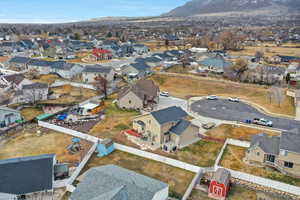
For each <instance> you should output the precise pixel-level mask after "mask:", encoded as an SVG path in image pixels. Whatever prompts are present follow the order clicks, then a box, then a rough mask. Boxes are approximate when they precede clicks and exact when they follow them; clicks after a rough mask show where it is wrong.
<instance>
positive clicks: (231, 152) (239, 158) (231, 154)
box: [220, 145, 300, 186]
mask: <svg viewBox="0 0 300 200" xmlns="http://www.w3.org/2000/svg"><path fill="white" fill-rule="evenodd" d="M246 150H247V149H246V148H243V147H237V146H232V145H228V146H227V147H226V149H225V151H224V154H223V157H222V160H221V164H220V165H221V166H223V167H226V168H229V169H233V170H237V171H241V172H245V173H249V174H253V175H255V176H261V177H265V178H269V179H273V180H277V181H281V182H284V183H287V184H291V185H296V186H300V179H299V178H293V177H290V176H287V175H283V174H281V173H280V172H278V171H275V170H273V169H271V168H268V167H254V166H250V165H247V164H246V163H244V162H243V158H244V157H245V153H246Z"/></svg>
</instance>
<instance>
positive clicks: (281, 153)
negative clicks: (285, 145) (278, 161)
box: [280, 150, 288, 156]
mask: <svg viewBox="0 0 300 200" xmlns="http://www.w3.org/2000/svg"><path fill="white" fill-rule="evenodd" d="M287 153H288V152H287V151H285V150H280V155H282V156H287Z"/></svg>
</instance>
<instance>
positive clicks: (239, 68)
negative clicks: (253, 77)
mask: <svg viewBox="0 0 300 200" xmlns="http://www.w3.org/2000/svg"><path fill="white" fill-rule="evenodd" d="M231 69H232V70H233V71H234V72H235V73H236V77H237V79H238V80H241V76H242V74H243V73H244V72H245V71H247V70H248V62H247V61H246V60H244V59H238V60H237V61H236V62H235V64H234V65H233V66H232V67H231Z"/></svg>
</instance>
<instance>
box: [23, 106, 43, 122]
mask: <svg viewBox="0 0 300 200" xmlns="http://www.w3.org/2000/svg"><path fill="white" fill-rule="evenodd" d="M43 113H44V111H43V110H42V109H41V108H23V109H22V110H21V114H22V116H23V118H24V119H25V120H26V121H29V120H32V119H34V118H36V117H37V116H39V115H41V114H43Z"/></svg>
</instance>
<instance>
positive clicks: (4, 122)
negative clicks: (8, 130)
mask: <svg viewBox="0 0 300 200" xmlns="http://www.w3.org/2000/svg"><path fill="white" fill-rule="evenodd" d="M19 120H22V115H21V113H20V111H18V110H14V109H11V108H8V107H5V106H0V128H4V127H8V126H10V125H11V124H14V123H16V121H19ZM0 182H1V180H0ZM0 192H1V191H0Z"/></svg>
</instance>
